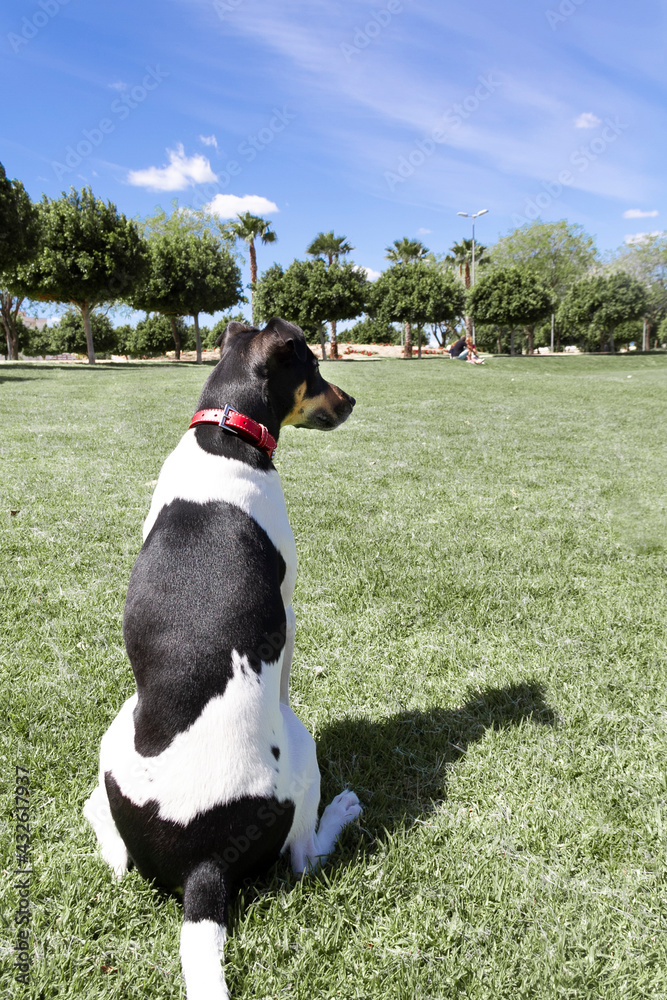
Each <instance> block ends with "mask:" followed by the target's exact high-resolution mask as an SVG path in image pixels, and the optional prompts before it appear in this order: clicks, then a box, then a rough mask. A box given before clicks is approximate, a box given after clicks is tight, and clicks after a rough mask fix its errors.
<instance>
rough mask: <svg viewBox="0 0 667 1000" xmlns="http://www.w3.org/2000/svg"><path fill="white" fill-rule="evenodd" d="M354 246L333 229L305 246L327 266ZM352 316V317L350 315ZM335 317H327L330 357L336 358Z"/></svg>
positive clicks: (307, 251)
mask: <svg viewBox="0 0 667 1000" xmlns="http://www.w3.org/2000/svg"><path fill="white" fill-rule="evenodd" d="M353 250H354V247H353V246H352V245H351V244H350V243H348V242H347V239H346V238H345V237H344V236H334V233H333V229H332V230H331V231H330V232H328V233H318V234H317V236H316V237H315V239H314V240H313V241H312V243H311V244H310V245H309V246H308V247H307V248H306V253H307V254H309V255H310V256H311V257H316V258H319V259H326V262H327V264H328V266H329V267H331V266H332V265H333V264H334V262H336V263H338V261H339V260H340V258H341V257H342V256H344V255H345V254H348V253H352V251H353ZM344 318H348V317H344ZM352 318H354V317H352ZM336 323H337V320H336V319H331V318H329V325H330V329H331V357H332V358H333V359H334V360H337V359H338V340H337V338H336ZM325 357H326V351H325V346H324V341H322V358H323V359H324V358H325Z"/></svg>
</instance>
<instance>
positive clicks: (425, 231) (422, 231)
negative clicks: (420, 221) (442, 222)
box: [417, 228, 433, 236]
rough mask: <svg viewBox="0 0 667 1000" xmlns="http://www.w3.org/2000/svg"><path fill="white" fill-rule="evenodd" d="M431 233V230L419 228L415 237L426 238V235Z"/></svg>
mask: <svg viewBox="0 0 667 1000" xmlns="http://www.w3.org/2000/svg"><path fill="white" fill-rule="evenodd" d="M432 232H433V230H432V229H424V228H419V229H418V230H417V236H428V234H429V233H432Z"/></svg>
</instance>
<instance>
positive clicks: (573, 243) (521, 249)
mask: <svg viewBox="0 0 667 1000" xmlns="http://www.w3.org/2000/svg"><path fill="white" fill-rule="evenodd" d="M597 259H598V251H597V249H596V246H595V241H594V240H593V237H592V236H589V235H588V233H586V232H585V231H584V229H583V227H582V226H580V225H576V224H574V223H570V222H567V221H566V220H565V219H561V220H560V221H559V222H539V221H538V222H529V223H527V224H526V225H525V226H521V227H520V228H519V229H514V230H513V231H512V232H510V233H508V234H507V235H506V236H503V237H501V239H499V240H498V242H497V243H496V244H495V246H494V247H493V250H492V258H491V262H492V265H493V266H495V267H499V268H501V269H505V268H507V267H519V268H522V269H527V270H529V271H531V272H532V273H533V274H535V275H536V276H537V277H538V278H540V279H541V281H542V283H543V284H544V285H546V287H547V288H548V289H549V291H550V292H551V294H552V298H553V303H554V305H553V309H552V313H551V316H552V322H551V326H552V331H553V333H554V335H555V332H556V331H555V311H556V309H557V306H558V303H559V302H561V301H562V299H563V296H564V295H565V293H566V292H567V290H568V288H569V287H570V285H572V284H573V283H574V282H575V281H578V280H579V278H581V277H583V275H585V274H586V273H587V272H588V271H589V270H590V269H591V267H593V265H594V264H595V263H596V261H597Z"/></svg>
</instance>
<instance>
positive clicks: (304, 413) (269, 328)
mask: <svg viewBox="0 0 667 1000" xmlns="http://www.w3.org/2000/svg"><path fill="white" fill-rule="evenodd" d="M260 337H261V342H262V350H263V351H265V352H266V354H265V357H266V369H267V374H268V381H267V390H268V393H269V397H270V399H271V405H272V407H273V409H274V411H275V412H276V413H277V414H278V416H279V418H280V426H281V427H286V426H287V425H291V426H292V427H306V428H308V429H310V430H318V431H332V430H334V429H335V428H336V427H339V426H340V424H342V423H343V422H344V421H345V420H347V418H348V417H349V415H350V414H351V413H352V408H353V406H354V404H355V400H354V398H353V397H352V396H349V395H348V394H347V393H346V392H344V391H343V390H342V389H339V388H338V386H337V385H333V384H332V383H331V382H327V381H326V379H324V378H323V377H322V374H321V372H320V366H319V362H318V360H317V358H316V357H315V355H314V354H313V352H312V351H311V349H310V348H309V347H308V344H307V343H306V338H305V337H304V335H303V332H302V331H301V330H300V329H299V327H298V326H294V325H293V324H292V323H286V322H285V320H282V319H272V320H270V321H269V323H268V324H267V325H266V327H265V328H264V329H263V330H262V331H261V334H260Z"/></svg>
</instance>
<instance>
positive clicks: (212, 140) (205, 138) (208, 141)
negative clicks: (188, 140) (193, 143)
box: [199, 135, 218, 149]
mask: <svg viewBox="0 0 667 1000" xmlns="http://www.w3.org/2000/svg"><path fill="white" fill-rule="evenodd" d="M199 141H200V142H203V143H204V145H205V146H214V147H215V148H216V149H217V148H218V140H217V139H216V137H215V136H214V135H200V136H199Z"/></svg>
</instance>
